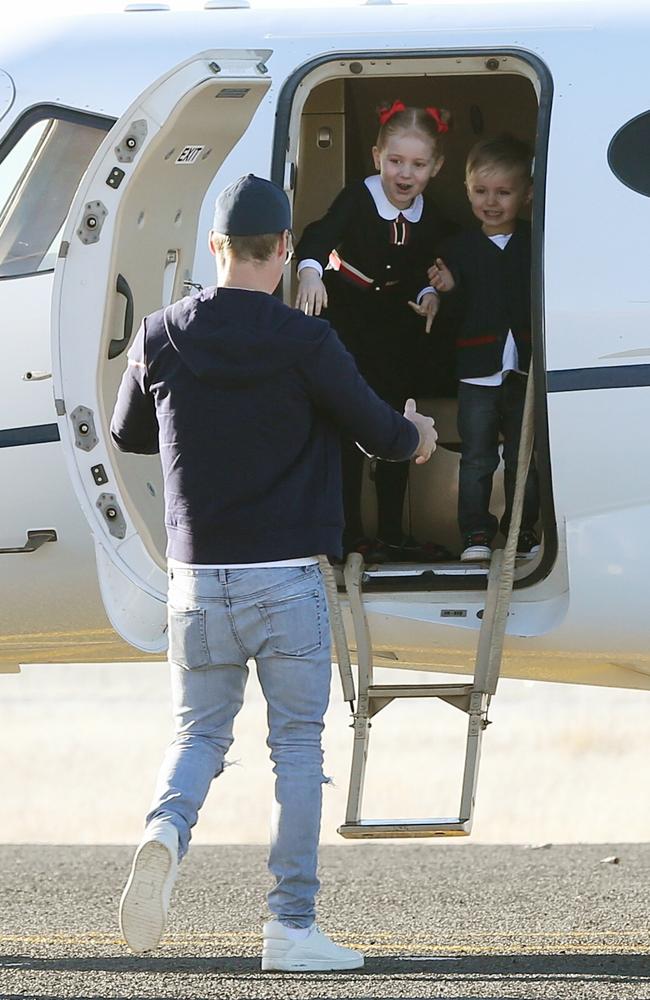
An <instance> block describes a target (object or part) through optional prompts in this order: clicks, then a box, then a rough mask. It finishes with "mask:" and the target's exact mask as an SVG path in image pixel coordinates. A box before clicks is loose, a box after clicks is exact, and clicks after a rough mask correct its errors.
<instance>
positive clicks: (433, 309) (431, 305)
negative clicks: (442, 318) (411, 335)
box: [409, 292, 440, 333]
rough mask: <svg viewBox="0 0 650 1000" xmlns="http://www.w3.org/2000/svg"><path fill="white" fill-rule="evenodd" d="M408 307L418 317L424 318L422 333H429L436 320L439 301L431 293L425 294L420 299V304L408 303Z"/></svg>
mask: <svg viewBox="0 0 650 1000" xmlns="http://www.w3.org/2000/svg"><path fill="white" fill-rule="evenodd" d="M409 305H410V307H411V309H412V310H413V312H416V313H417V314H418V316H424V317H425V319H426V323H425V325H424V332H425V333H430V331H431V324H432V323H433V321H434V319H435V318H436V314H437V312H438V309H439V308H440V299H439V298H438V296H437V295H435V294H434V293H433V292H427V294H426V295H423V296H422V298H421V299H420V304H419V305H418V303H417V302H409Z"/></svg>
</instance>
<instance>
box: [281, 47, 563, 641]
mask: <svg viewBox="0 0 650 1000" xmlns="http://www.w3.org/2000/svg"><path fill="white" fill-rule="evenodd" d="M395 97H399V98H400V99H401V100H404V101H405V102H406V103H407V104H412V105H416V106H425V105H426V104H430V103H432V102H433V103H436V104H438V105H439V106H443V107H448V108H450V109H451V111H452V116H453V118H452V122H453V124H452V135H453V137H454V144H456V145H458V144H459V143H460V144H461V148H462V144H464V145H465V151H466V150H467V149H469V148H470V146H471V145H473V143H474V142H475V141H477V140H478V139H479V138H480V137H481V135H482V134H483V129H484V128H487V126H486V125H485V122H486V121H489V122H490V123H491V124H490V132H489V134H498V133H499V131H509V130H513V131H515V132H516V134H517V135H519V136H523V137H524V138H527V139H528V140H529V142H530V144H531V147H534V155H535V178H534V200H533V260H534V264H533V274H532V283H533V307H532V313H533V315H532V329H533V356H534V360H535V367H536V371H537V372H538V373H540V374H539V376H538V377H537V380H536V385H535V440H536V463H537V467H538V470H539V473H540V492H541V518H540V529H541V532H542V534H543V547H542V551H541V553H540V554H539V555H538V556H537V557H536V558H533V559H520V560H518V565H517V568H516V576H515V588H516V589H518V590H519V589H521V588H524V587H531V586H532V585H533V584H535V583H538V582H539V581H541V580H544V579H545V578H546V576H547V575H548V574H549V572H550V571H551V569H552V568H553V566H554V564H555V561H556V556H557V552H558V536H557V527H556V521H555V513H554V505H553V495H552V485H551V466H550V454H549V442H548V427H547V418H546V386H545V378H544V372H545V365H544V314H543V231H544V225H543V220H544V203H545V179H546V178H545V173H546V153H547V136H548V130H549V118H550V109H551V98H552V81H551V77H550V74H549V72H548V70H547V68H546V67H545V66H544V64H543V63H542V62H541V61H540V60H539V59H537V58H536V57H535V56H532V55H531V54H530V53H528V52H523V51H517V50H507V51H505V50H489V49H485V50H484V51H481V52H476V51H472V52H471V53H470V52H464V51H458V52H456V51H453V52H450V51H443V52H438V51H431V52H427V51H418V52H412V51H408V52H405V51H388V52H387V51H382V52H358V53H350V52H346V53H337V54H330V55H328V56H327V57H325V56H323V57H320V58H319V59H316V60H314V61H312V62H311V63H308V64H306V65H304V66H302V67H301V68H300V69H299V70H298V71H296V73H294V74H293V76H292V77H290V78H289V79H288V80H287V82H286V83H285V84H284V87H283V89H282V92H281V93H280V96H279V99H278V113H277V127H276V134H275V141H274V153H273V167H272V177H273V179H274V180H276V182H278V183H284V185H285V189H287V190H288V192H289V194H290V196H291V197H292V199H293V208H294V232H295V233H296V236H297V237H299V236H300V234H301V231H302V229H303V228H304V225H305V224H306V223H307V222H309V221H311V220H312V219H315V218H318V217H319V216H320V215H322V214H324V213H325V211H326V210H327V208H328V207H329V204H330V203H331V201H332V200H333V198H334V197H335V195H336V194H337V193H338V191H339V190H340V189H341V188H342V187H343V186H344V184H345V183H346V182H348V181H349V180H350V179H352V178H359V177H363V176H364V175H365V174H367V173H369V172H371V170H372V165H371V163H370V162H369V159H368V154H369V150H370V147H371V146H372V144H373V143H374V139H375V136H376V129H377V124H376V113H375V108H376V107H377V106H379V105H380V104H381V103H382V101H384V100H392V99H393V98H395ZM465 151H463V153H462V157H459V155H458V153H457V150H454V148H453V144H452V143H449V145H448V147H447V151H446V155H447V159H448V160H449V161H450V162H451V163H452V168H453V169H452V168H450V169H449V170H448V173H447V175H446V176H445V168H444V167H443V170H441V172H440V173H439V174H438V176H437V177H436V179H435V180H434V181H433V182H432V184H431V195H430V196H432V197H433V199H434V201H435V202H436V204H437V205H438V207H439V208H442V209H443V211H444V210H445V209H446V207H447V205H448V204H450V205H451V206H452V214H453V215H454V216H455V220H456V221H458V222H461V223H464V224H466V223H467V221H468V214H467V211H468V210H467V205H466V197H465V193H464V189H463V188H462V182H461V183H460V184H456V185H455V187H454V181H453V177H454V176H456V177H460V178H462V176H463V174H464V170H463V160H464V152H465ZM454 155H455V156H456V159H455V160H454V159H453V157H454ZM438 191H442V193H443V196H444V197H442V198H440V200H437V192H438ZM294 293H295V287H294V286H290V287H289V288H288V289H285V301H287V302H289V303H292V302H293V300H294V298H295V294H294ZM434 334H435V325H434ZM427 395H428V393H427V392H426V390H425V391H424V392H422V393H418V394H417V399H418V406H419V408H420V409H422V410H423V411H424V412H429V413H431V415H432V416H434V417H435V419H436V426H437V428H438V431H439V447H438V450H437V452H436V453H435V454H434V456H433V458H432V460H431V461H430V462H429V463H428V466H427V467H426V472H425V473H422V470H420V469H417V470H415V472H413V470H411V473H410V477H409V486H408V491H407V501H406V507H407V510H406V511H405V530H406V533H407V534H408V535H411V534H414V535H415V536H416V537H424V538H431V537H433V538H434V539H435V541H436V542H442V544H444V545H446V546H447V547H448V548H450V549H452V551H453V550H456V551H459V542H460V539H459V536H458V530H457V526H456V503H457V500H456V492H455V489H456V487H455V482H457V476H458V471H457V470H458V461H459V450H460V446H459V439H458V433H457V428H456V401H455V399H453V398H449V393H448V392H447V394H446V395H445V396H442V397H441V398H427ZM452 484H454V485H452ZM502 490H503V484H502V480H501V479H500V474H497V475H496V476H495V491H494V496H493V503H494V504H495V509H496V508H498V505H499V504H502V503H503V493H502ZM371 492H372V491H371V490H370V489H368V484H367V483H366V489H365V495H364V505H365V508H366V515H367V514H368V513H369V514H370V523H372V519H373V510H372V507H373V502H374V500H373V498H372V497H371V496H370V495H369V494H370V493H371ZM427 504H429V509H427ZM434 505H435V506H436V507H437V508H438V509H437V510H435V511H432V510H431V507H432V506H434ZM488 572H489V564H488V563H483V564H481V563H474V564H468V563H462V562H460V561H458V560H457V559H454V560H453V561H450V562H439V563H430V564H422V563H419V564H408V563H392V564H391V563H385V564H383V565H376V566H367V567H366V569H365V572H364V577H363V579H364V589H365V590H366V592H367V593H368V594H373V595H375V596H376V598H377V600H380V598H381V597H386V598H387V599H388V595H390V594H395V595H397V594H399V595H401V596H406V595H407V594H413V595H420V597H419V599H420V600H422V599H424V597H425V595H428V596H429V598H430V599H433V600H436V601H437V600H438V599H439V598H438V596H436V595H440V596H442V595H441V592H446V593H447V594H454V595H456V596H457V597H458V598H459V601H460V602H461V603H463V604H464V605H466V604H468V601H469V603H470V604H473V603H476V604H477V606H479V605H482V604H483V603H484V591H485V589H486V587H487V580H488ZM341 579H342V578H341ZM471 592H475V593H476V601H475V602H474V594H473V593H471ZM470 594H471V596H470ZM464 598H466V599H464ZM420 606H421V605H420ZM564 608H565V601H564V600H562V601H560V604H559V605H557V606H556V608H555V612H554V613H552V614H551V616H550V617H551V618H552V619H555V620H557V619H556V614H560V615H561V614H562V613H563V609H564ZM448 610H449V609H448ZM452 610H453V609H451V610H449V618H448V619H447V620H448V621H449V622H450V623H451V611H452ZM540 610H541V609H540ZM531 611H532V607H529V608H528V612H531ZM548 612H549V608H548V607H547V608H546V613H545V614H544V616H543V617H544V619H545V620H546V624H545V625H542V622H541V618H540V620H539V622H538V627H539V629H541V630H542V631H544V630H545V629H546V627H548ZM466 616H467V612H466ZM468 617H469V618H470V619H471V618H473V616H471V615H470V616H468ZM528 617H529V618H530V614H528ZM459 619H460V612H459V618H458V619H456V621H454V622H453V624H456V625H461V627H463V626H465V627H473V628H475V627H476V624H475V622H471V623H470V621H467V617H466V618H465V620H459ZM529 627H530V633H529V634H534V633H535V631H537V629H536V626H535V625H534V624H533V622H532V621H530V623H529Z"/></svg>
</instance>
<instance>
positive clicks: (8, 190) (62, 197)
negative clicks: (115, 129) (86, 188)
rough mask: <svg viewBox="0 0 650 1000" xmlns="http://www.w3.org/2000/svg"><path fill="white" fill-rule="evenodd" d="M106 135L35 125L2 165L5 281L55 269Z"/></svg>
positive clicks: (50, 123) (1, 273) (56, 122)
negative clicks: (65, 229)
mask: <svg viewBox="0 0 650 1000" xmlns="http://www.w3.org/2000/svg"><path fill="white" fill-rule="evenodd" d="M104 135H105V131H104V129H102V128H98V127H96V126H90V125H86V124H83V123H81V122H79V121H64V120H62V119H58V118H48V119H46V120H42V119H41V120H40V121H36V122H35V123H34V124H32V126H31V127H30V128H28V129H27V131H25V132H24V133H23V134H22V135H21V136H20V138H19V139H18V141H17V142H16V143H15V144H14V145H13V146H12V147H11V148H10V150H9V152H8V153H7V155H6V156H5V158H4V159H3V160H2V162H1V163H0V206H2V207H1V208H0V278H9V277H17V276H19V275H27V274H36V273H37V272H39V271H47V270H51V269H52V268H53V267H54V263H55V260H56V254H57V252H58V245H59V239H60V233H61V229H62V226H63V223H64V221H65V218H66V216H67V214H68V210H69V208H70V204H71V202H72V198H73V195H74V193H75V191H76V189H77V186H78V185H79V181H80V180H81V177H82V175H83V173H84V171H85V169H86V167H87V166H88V164H89V163H90V160H91V159H92V157H93V155H94V153H95V151H96V150H97V148H98V146H99V144H100V143H101V141H102V139H103V138H104Z"/></svg>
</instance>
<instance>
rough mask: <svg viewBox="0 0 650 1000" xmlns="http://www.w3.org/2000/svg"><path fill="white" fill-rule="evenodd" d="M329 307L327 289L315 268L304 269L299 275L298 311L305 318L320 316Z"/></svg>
mask: <svg viewBox="0 0 650 1000" xmlns="http://www.w3.org/2000/svg"><path fill="white" fill-rule="evenodd" d="M326 306H327V289H326V288H325V285H324V284H323V280H322V278H321V277H320V275H319V273H318V271H317V270H316V268H315V267H303V269H302V270H301V271H300V274H299V275H298V294H297V295H296V309H300V311H301V312H304V314H305V316H320V311H321V309H325V308H326Z"/></svg>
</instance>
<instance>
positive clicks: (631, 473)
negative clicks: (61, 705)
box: [0, 0, 650, 690]
mask: <svg viewBox="0 0 650 1000" xmlns="http://www.w3.org/2000/svg"><path fill="white" fill-rule="evenodd" d="M649 40H650V10H648V9H647V8H646V6H645V5H643V4H641V3H633V2H622V3H620V4H617V5H616V7H615V8H614V9H612V8H611V5H606V4H604V3H599V2H595V0H594V2H592V0H575V2H572V0H570V2H566V3H564V2H563V3H557V2H553V0H540V2H528V3H526V2H516V3H494V4H491V3H487V4H479V5H477V4H474V3H471V2H467V3H463V2H460V3H454V4H447V3H439V4H436V3H431V4H427V5H417V6H416V5H413V6H409V5H408V4H397V3H391V2H389V0H386V2H379V0H368V2H367V3H365V4H361V5H360V6H359V7H355V8H347V9H345V10H339V11H336V12H335V11H333V10H331V9H327V8H326V7H324V8H320V9H319V8H316V7H305V8H304V9H302V10H301V11H300V14H299V16H298V14H297V13H296V12H295V11H291V10H275V11H268V10H252V9H250V8H249V5H248V3H247V0H207V2H206V3H205V5H204V8H203V9H201V10H197V11H191V12H186V11H183V12H173V11H171V10H169V9H168V8H167V7H166V6H165V5H164V4H160V3H133V4H129V5H128V7H126V9H125V10H124V11H123V12H120V13H114V14H105V15H83V16H75V17H61V18H58V19H57V18H56V17H54V18H51V19H40V18H39V19H38V21H37V22H35V23H25V25H24V26H23V27H22V28H20V29H18V30H16V31H15V32H14V33H11V32H9V33H7V34H6V35H5V36H4V37H3V38H2V40H1V41H0V309H1V311H2V315H3V317H4V324H3V327H4V329H3V334H2V365H1V366H0V385H1V386H2V392H1V393H0V412H1V416H0V478H1V480H2V483H3V484H4V489H3V504H2V509H3V518H2V526H1V529H0V565H1V566H2V573H1V576H0V580H1V583H0V595H1V596H0V671H14V670H17V669H19V664H22V663H34V662H39V663H42V662H48V663H49V662H72V661H76V662H106V661H115V660H122V661H123V660H127V659H131V660H134V661H136V660H142V659H146V658H158V659H160V658H163V656H164V651H165V648H166V618H165V593H166V573H165V555H164V551H165V538H164V527H163V518H162V481H161V475H160V466H159V462H158V459H157V457H142V456H133V455H126V454H121V453H119V452H118V451H117V450H116V449H115V448H114V447H113V446H112V444H111V441H110V436H109V433H108V425H109V420H110V415H111V412H112V406H113V402H114V399H115V395H116V391H117V386H118V384H119V381H120V378H121V375H122V372H123V369H124V366H125V362H126V350H127V348H128V345H129V342H130V340H131V338H132V336H133V335H134V334H135V331H136V329H137V327H138V324H139V322H140V319H141V317H142V316H143V315H145V314H146V313H148V312H151V311H153V310H154V309H156V308H158V307H160V306H161V305H163V304H165V303H168V302H170V301H173V300H174V299H176V298H178V297H180V296H182V295H184V294H187V293H189V292H191V291H192V290H193V289H195V288H196V287H200V286H205V285H209V284H214V281H215V278H214V262H213V260H212V258H210V256H209V254H208V251H207V245H206V233H207V231H208V229H209V225H210V216H211V210H212V205H213V203H214V197H215V195H216V193H217V192H218V191H219V190H220V189H221V188H223V187H224V186H225V185H226V184H228V183H230V182H231V181H232V180H233V179H234V178H235V177H237V176H239V175H241V174H242V173H246V172H254V173H256V174H259V175H260V176H266V177H271V178H272V179H274V180H276V181H277V182H278V183H280V184H281V185H283V187H284V189H285V190H286V191H287V194H288V195H289V197H290V199H291V202H292V206H293V213H294V231H295V232H296V233H297V234H300V232H301V231H302V229H303V228H304V226H305V225H306V223H307V222H309V221H311V219H314V218H317V217H319V216H320V215H321V214H323V212H324V211H325V210H326V208H327V206H328V205H329V203H330V202H331V200H332V199H333V197H334V196H335V194H336V193H337V192H338V191H339V190H340V188H341V187H342V186H343V185H344V183H345V182H346V181H347V180H349V179H351V178H353V177H363V176H365V175H366V174H368V173H370V172H372V165H371V160H370V149H371V146H372V145H373V142H374V138H375V134H376V116H375V111H374V109H375V107H376V106H377V105H378V103H379V102H380V101H381V100H382V99H384V98H390V99H392V98H394V97H399V98H401V99H402V100H404V101H405V102H406V103H411V104H416V105H424V104H430V103H432V102H433V101H435V103H436V104H438V105H440V106H443V107H448V108H450V109H451V110H452V113H453V118H454V128H453V132H452V133H451V135H450V137H449V143H448V147H447V151H446V161H445V165H444V167H443V169H442V171H441V172H440V174H439V176H438V177H437V178H436V180H435V182H434V184H433V185H432V195H433V197H434V199H435V200H436V202H437V203H438V204H439V205H440V206H441V207H443V208H444V210H445V212H446V214H447V215H448V216H449V217H450V218H452V219H454V220H455V221H456V222H458V223H461V224H466V223H468V222H469V221H470V219H471V216H470V215H469V214H468V213H469V209H468V205H467V200H466V197H465V192H464V188H463V164H464V158H465V155H466V153H467V151H468V149H469V148H470V147H471V145H473V143H474V142H475V141H476V140H477V138H480V137H481V136H487V135H492V134H497V133H500V132H502V131H504V130H507V131H512V132H514V133H516V134H517V135H519V136H521V137H522V138H525V139H528V140H530V142H531V143H533V144H534V149H535V177H534V196H533V205H532V222H533V274H532V279H533V317H532V319H533V355H534V368H535V383H534V393H535V395H534V427H535V453H536V461H537V466H538V469H539V473H540V481H541V491H542V505H541V516H540V524H539V528H540V532H541V534H542V539H543V542H542V547H541V551H540V552H539V553H538V554H537V555H536V556H534V557H533V558H531V559H527V560H519V561H518V563H517V566H516V571H515V586H514V591H513V594H512V600H511V602H510V606H509V609H508V618H507V644H506V649H505V653H504V657H503V663H502V665H501V676H504V677H516V678H528V679H533V680H546V681H563V682H568V683H579V684H590V685H603V686H611V687H622V688H635V689H644V690H648V689H650V651H649V647H650V641H649V640H650V628H649V621H650V613H649V610H648V608H649V606H648V600H647V581H646V578H647V570H648V566H649V565H650V531H649V530H648V524H649V523H650V509H649V506H650V460H649V459H650V448H649V446H648V442H647V437H648V434H647V428H646V426H645V419H644V416H643V415H644V413H646V412H647V411H648V406H649V404H650V395H649V393H650V388H649V387H650V361H649V360H648V359H649V358H650V343H649V341H648V330H649V329H650V325H649V320H650V291H649V289H648V278H647V234H648V232H649V231H650V201H649V200H648V198H649V196H650V174H649V172H648V168H647V150H648V149H649V148H650V110H649V109H648V99H647V96H646V94H645V90H644V76H643V69H642V67H643V66H644V65H645V61H646V58H647V48H648V42H649ZM434 188H435V190H434ZM294 293H295V275H294V274H289V273H288V274H287V277H286V279H285V281H284V283H283V288H282V295H283V296H284V299H285V301H286V302H288V303H289V304H292V302H293V298H294ZM418 401H419V404H420V406H421V408H422V409H424V410H425V411H426V412H430V413H431V414H432V415H433V416H434V417H435V419H436V424H437V427H438V431H439V442H440V446H439V447H438V449H437V451H436V452H435V454H434V456H433V458H432V459H431V461H430V462H429V463H428V465H426V466H423V467H417V468H413V469H412V471H411V473H410V483H409V494H408V512H407V515H406V516H407V517H408V528H409V530H410V531H412V532H413V534H415V535H416V536H417V537H422V538H435V539H436V541H440V542H443V543H445V544H446V545H448V547H449V548H451V549H452V550H453V549H455V550H457V551H458V549H459V538H458V529H457V527H456V516H455V515H456V496H457V475H458V461H459V454H458V435H457V431H456V428H455V407H456V402H455V399H454V398H453V396H436V395H435V394H430V395H427V392H426V388H425V389H424V390H423V392H422V395H421V397H420V396H419V397H418ZM220 474H227V470H215V476H217V477H218V476H219V475H220ZM497 494H498V490H497ZM364 502H365V503H366V506H367V513H368V518H369V520H370V521H371V520H372V516H373V511H372V503H373V501H372V497H371V491H370V490H367V491H366V494H365V501H364ZM496 502H497V503H498V496H497V499H496ZM487 579H488V567H487V566H486V565H482V564H463V563H460V562H458V561H455V560H454V561H451V562H448V563H442V564H433V565H426V566H425V565H404V564H395V565H390V564H388V565H385V566H383V567H374V568H372V567H370V568H367V571H366V572H365V573H364V576H363V605H364V610H365V613H366V615H367V621H368V624H369V627H370V633H371V636H372V644H373V649H374V655H375V657H376V658H377V662H378V663H382V664H385V665H387V666H394V667H400V668H402V667H403V668H411V669H414V670H426V671H440V672H444V673H445V674H466V673H467V672H468V664H471V661H472V656H473V650H474V647H475V646H476V641H477V632H478V630H479V628H480V626H481V620H482V617H483V612H484V609H485V604H486V586H487ZM469 669H470V671H471V666H470V667H469Z"/></svg>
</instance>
